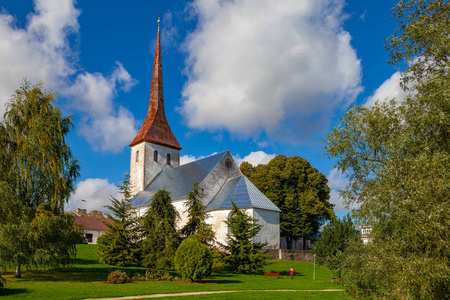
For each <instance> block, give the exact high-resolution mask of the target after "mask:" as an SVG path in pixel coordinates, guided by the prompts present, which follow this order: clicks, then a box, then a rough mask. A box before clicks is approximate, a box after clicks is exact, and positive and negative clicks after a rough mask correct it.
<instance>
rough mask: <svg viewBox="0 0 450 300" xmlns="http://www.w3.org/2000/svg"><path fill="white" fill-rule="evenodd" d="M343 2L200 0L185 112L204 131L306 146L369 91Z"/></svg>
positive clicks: (189, 45) (189, 46)
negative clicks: (363, 86)
mask: <svg viewBox="0 0 450 300" xmlns="http://www.w3.org/2000/svg"><path fill="white" fill-rule="evenodd" d="M343 5H344V1H343V0H320V1H318V0H305V1H296V0H282V1H268V0H264V1H262V0H242V1H221V0H214V1H212V0H195V1H194V2H193V3H192V9H191V11H193V12H194V14H195V15H196V16H197V18H198V26H197V28H196V30H195V31H194V32H193V33H192V34H190V35H189V36H188V37H187V39H186V41H185V50H186V52H187V54H188V57H187V60H186V65H187V67H186V74H187V77H188V80H187V83H186V85H185V86H184V88H183V91H182V95H183V99H184V101H183V103H182V107H181V112H182V114H183V115H184V117H185V119H186V121H187V124H188V125H189V126H190V127H192V128H196V129H201V130H210V131H213V130H220V129H227V130H229V131H230V132H232V133H236V134H238V135H242V136H251V135H254V133H255V132H256V133H258V132H261V130H264V131H266V132H267V133H268V135H269V137H271V138H272V139H278V140H288V141H290V142H300V141H302V140H304V139H305V138H307V137H308V136H310V135H313V134H316V133H320V132H322V131H324V130H326V129H327V128H328V123H329V116H330V114H331V113H332V112H333V111H334V110H336V109H343V108H345V107H346V106H347V105H348V104H350V103H351V102H353V101H354V100H355V98H356V96H357V95H358V94H359V92H360V91H361V86H360V82H361V65H360V60H359V59H358V58H357V55H356V52H355V50H354V49H353V48H352V46H351V44H350V40H351V36H350V34H349V33H348V32H346V31H345V30H344V29H343V27H342V23H343V21H344V19H345V18H346V16H345V15H344V13H343V11H342V7H343Z"/></svg>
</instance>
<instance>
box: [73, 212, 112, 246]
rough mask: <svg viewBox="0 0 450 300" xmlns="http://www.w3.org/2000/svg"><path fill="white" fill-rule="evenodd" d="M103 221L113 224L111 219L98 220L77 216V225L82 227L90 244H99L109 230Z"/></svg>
mask: <svg viewBox="0 0 450 300" xmlns="http://www.w3.org/2000/svg"><path fill="white" fill-rule="evenodd" d="M102 220H103V221H105V222H107V223H113V221H112V220H111V219H107V218H99V219H98V218H94V217H87V216H75V224H77V225H79V226H81V228H82V229H83V230H84V234H85V237H86V240H87V243H88V244H97V239H98V238H99V237H100V236H102V235H103V234H105V232H106V231H107V230H108V227H107V226H106V225H105V224H103V222H102Z"/></svg>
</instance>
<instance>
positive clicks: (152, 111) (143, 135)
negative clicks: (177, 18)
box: [130, 20, 181, 150]
mask: <svg viewBox="0 0 450 300" xmlns="http://www.w3.org/2000/svg"><path fill="white" fill-rule="evenodd" d="M159 40H160V38H159V20H158V36H157V37H156V50H155V61H154V63H153V77H152V88H151V91H150V103H149V105H148V111H147V116H146V117H145V120H144V123H143V124H142V126H141V129H139V132H138V133H137V135H136V137H135V138H134V139H133V141H132V142H131V143H130V147H133V146H134V145H137V144H139V143H141V142H144V141H146V142H150V143H154V144H158V145H162V146H166V147H170V148H173V149H177V150H180V149H181V146H180V144H179V143H178V141H177V139H176V138H175V135H174V134H173V132H172V129H170V126H169V123H168V122H167V119H166V113H165V111H164V91H163V78H162V61H161V45H160V41H159Z"/></svg>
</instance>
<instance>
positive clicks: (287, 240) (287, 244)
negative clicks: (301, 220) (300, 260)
mask: <svg viewBox="0 0 450 300" xmlns="http://www.w3.org/2000/svg"><path fill="white" fill-rule="evenodd" d="M286 248H287V249H288V250H292V239H291V238H290V237H288V236H287V237H286Z"/></svg>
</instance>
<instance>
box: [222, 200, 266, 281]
mask: <svg viewBox="0 0 450 300" xmlns="http://www.w3.org/2000/svg"><path fill="white" fill-rule="evenodd" d="M232 204H233V208H232V210H231V212H230V216H229V217H228V219H227V220H225V221H224V222H225V223H226V224H227V227H228V230H229V232H230V233H229V234H227V238H226V245H222V247H223V248H224V249H225V251H226V252H227V255H226V256H225V261H226V262H227V263H228V264H229V265H230V269H231V270H232V271H233V272H235V273H243V274H250V273H258V272H260V271H261V269H262V268H263V267H264V265H265V264H266V263H267V261H266V260H267V258H268V255H267V254H265V253H262V250H263V248H264V247H265V246H266V244H264V243H258V242H255V241H254V237H255V236H256V235H257V234H258V232H259V231H260V230H261V227H262V225H260V224H258V223H257V222H258V221H257V220H256V219H253V218H252V217H250V216H248V215H247V214H246V213H245V209H242V210H241V209H239V208H238V207H237V206H236V204H235V203H234V202H232Z"/></svg>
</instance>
